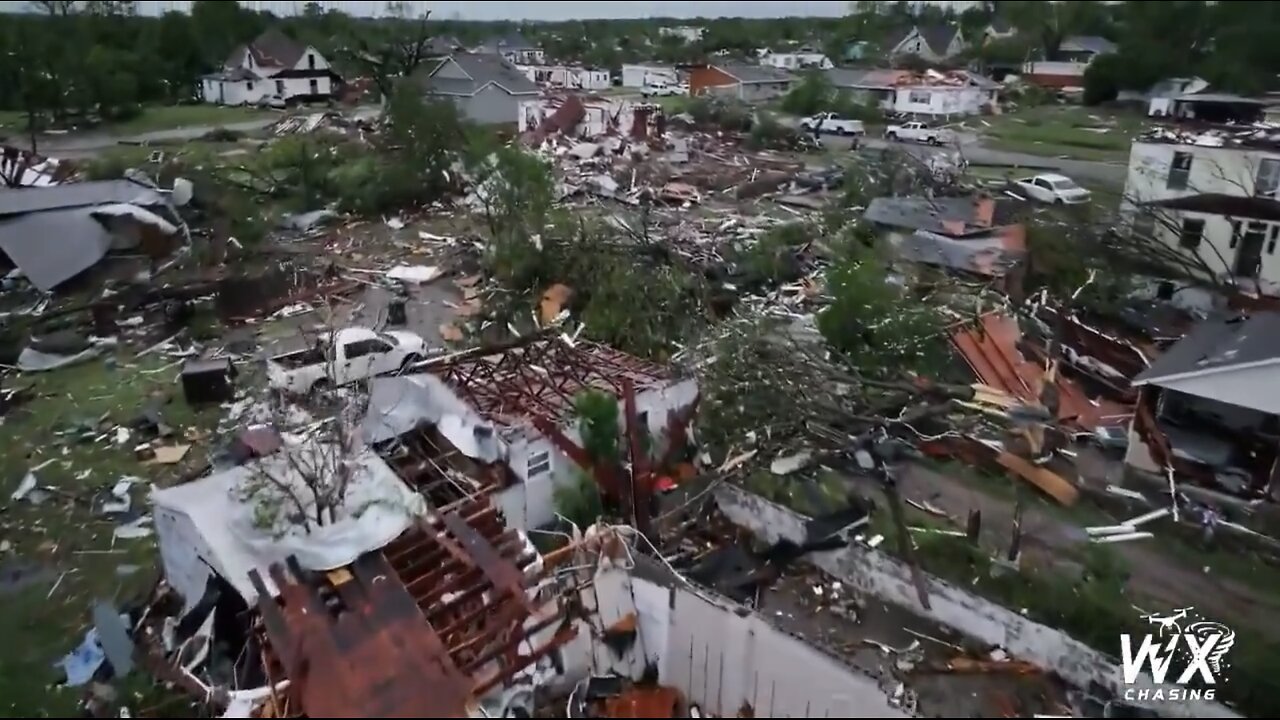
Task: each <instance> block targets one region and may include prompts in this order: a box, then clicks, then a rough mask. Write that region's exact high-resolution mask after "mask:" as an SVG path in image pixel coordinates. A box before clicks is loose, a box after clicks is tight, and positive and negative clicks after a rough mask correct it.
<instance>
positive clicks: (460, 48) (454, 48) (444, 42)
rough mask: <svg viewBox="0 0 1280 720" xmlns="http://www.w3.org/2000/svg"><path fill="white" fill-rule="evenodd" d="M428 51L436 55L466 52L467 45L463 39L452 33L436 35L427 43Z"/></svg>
mask: <svg viewBox="0 0 1280 720" xmlns="http://www.w3.org/2000/svg"><path fill="white" fill-rule="evenodd" d="M427 52H429V53H430V54H431V55H434V56H437V57H439V56H444V55H452V54H454V53H456V52H466V46H465V45H463V44H462V41H461V40H459V39H458V38H456V37H454V36H452V35H436V36H435V37H433V38H431V41H430V42H428V43H427Z"/></svg>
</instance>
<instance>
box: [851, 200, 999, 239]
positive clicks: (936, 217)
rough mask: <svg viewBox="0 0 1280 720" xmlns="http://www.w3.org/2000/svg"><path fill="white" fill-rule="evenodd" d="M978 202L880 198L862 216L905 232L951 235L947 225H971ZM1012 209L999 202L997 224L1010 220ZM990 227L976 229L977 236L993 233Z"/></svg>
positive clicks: (995, 219) (994, 221) (994, 222)
mask: <svg viewBox="0 0 1280 720" xmlns="http://www.w3.org/2000/svg"><path fill="white" fill-rule="evenodd" d="M977 205H978V199H977V198H972V197H941V198H924V197H879V198H876V199H874V200H872V201H871V204H870V205H868V206H867V210H866V212H865V213H863V217H865V218H866V219H867V220H868V221H870V222H873V223H877V224H879V225H888V226H890V227H895V228H902V229H906V230H924V231H927V232H934V233H939V234H944V235H951V234H952V232H951V231H949V230H948V229H947V227H946V226H945V225H943V223H944V222H957V221H958V222H963V223H965V225H966V226H972V225H973V221H974V214H975V212H976V208H977ZM1010 210H1011V208H1008V207H1005V206H1004V204H1003V203H999V202H997V203H996V215H997V217H995V218H993V219H992V220H993V224H994V225H1001V224H1003V222H1004V221H1005V220H1006V219H1007V212H1008V211H1010ZM990 230H991V228H989V227H977V226H974V227H973V232H974V233H985V232H990Z"/></svg>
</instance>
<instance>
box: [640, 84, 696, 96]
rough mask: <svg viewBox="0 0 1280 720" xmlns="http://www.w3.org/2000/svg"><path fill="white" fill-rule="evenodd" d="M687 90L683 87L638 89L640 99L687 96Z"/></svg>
mask: <svg viewBox="0 0 1280 720" xmlns="http://www.w3.org/2000/svg"><path fill="white" fill-rule="evenodd" d="M688 94H689V88H688V86H685V85H645V86H644V87H642V88H640V96H641V97H647V98H651V97H672V96H675V95H688Z"/></svg>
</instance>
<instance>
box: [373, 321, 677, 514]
mask: <svg viewBox="0 0 1280 720" xmlns="http://www.w3.org/2000/svg"><path fill="white" fill-rule="evenodd" d="M571 342H572V344H571ZM418 369H421V370H423V371H424V372H423V373H422V374H418V375H401V376H399V377H393V378H378V379H375V380H374V381H373V383H372V385H371V395H370V400H369V412H368V415H367V416H366V419H365V423H364V425H363V426H362V434H363V439H364V441H365V442H367V443H369V444H372V445H374V446H376V447H380V448H385V447H386V445H385V444H386V443H390V442H404V441H405V440H404V439H405V438H406V437H411V436H413V435H415V434H418V433H422V432H426V433H428V434H429V436H430V437H429V440H430V441H431V443H430V444H432V445H433V446H436V447H440V446H446V451H447V452H454V451H456V453H460V454H461V455H464V456H466V457H467V458H470V461H469V462H476V463H479V464H481V465H482V466H485V467H486V468H488V471H487V477H489V478H490V482H491V487H492V488H493V490H494V492H493V496H494V502H495V504H496V505H497V506H498V507H500V508H501V509H502V511H503V513H504V515H505V516H506V519H507V524H508V526H510V527H512V528H516V529H528V528H537V527H542V526H544V525H548V524H550V523H552V522H554V521H555V513H556V506H555V493H556V489H557V488H562V487H566V486H568V485H570V484H572V483H575V482H578V481H579V479H580V478H581V475H582V473H583V472H584V468H583V467H581V466H579V465H578V463H577V462H575V461H574V460H573V459H571V457H570V455H569V454H567V453H566V452H565V451H564V449H563V446H562V445H559V444H558V443H557V440H556V439H555V438H553V437H552V434H553V433H557V434H559V435H560V436H562V437H563V438H564V439H567V440H568V441H569V442H571V443H573V444H575V445H577V446H579V447H580V446H581V443H582V438H581V436H580V434H579V432H578V427H577V423H578V420H577V416H576V412H575V410H574V402H575V401H576V400H577V398H579V397H580V396H581V394H582V393H583V392H586V391H596V392H601V393H604V394H606V395H608V396H611V397H613V398H616V399H617V400H618V408H619V416H620V424H621V425H622V426H623V429H624V430H625V428H626V424H627V423H626V421H625V417H626V415H625V412H624V410H623V409H624V405H625V398H624V396H625V394H626V392H627V386H628V385H630V386H631V387H632V388H633V389H634V393H635V395H634V397H635V409H636V415H635V418H636V423H637V425H638V426H639V428H643V430H644V431H645V432H646V433H647V435H648V437H649V438H651V440H652V442H651V443H650V444H649V447H650V449H651V452H653V453H662V452H666V449H667V448H668V447H669V446H670V443H672V442H679V443H683V442H684V439H685V435H684V427H685V426H686V425H687V424H688V422H687V421H688V414H690V413H691V411H692V408H693V406H694V405H695V404H696V401H697V397H698V384H697V380H696V379H694V378H691V377H690V378H685V377H679V376H677V375H675V374H674V373H673V372H672V371H671V370H669V369H667V368H664V367H661V366H658V365H655V364H653V363H649V362H646V361H643V360H640V359H639V358H635V357H632V356H630V355H627V354H625V353H622V352H618V351H616V350H612V349H610V348H608V347H605V346H603V345H598V344H595V343H590V342H586V341H568V340H567V339H565V338H561V337H557V336H546V335H541V336H532V337H529V338H526V339H524V340H523V341H522V342H520V343H518V344H516V345H514V346H511V347H508V348H506V349H503V350H486V349H484V348H480V349H477V350H475V351H470V352H465V353H461V354H459V355H455V356H451V357H446V358H441V359H439V360H434V361H430V362H428V363H425V364H423V365H421V366H419V368H418ZM682 415H683V416H684V417H683V418H682ZM397 439H399V440H397ZM625 445H626V442H625V439H624V440H623V446H624V447H625Z"/></svg>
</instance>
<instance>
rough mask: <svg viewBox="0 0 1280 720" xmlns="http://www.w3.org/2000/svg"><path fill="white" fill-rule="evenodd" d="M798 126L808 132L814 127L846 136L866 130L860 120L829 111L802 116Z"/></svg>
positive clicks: (860, 133) (863, 133)
mask: <svg viewBox="0 0 1280 720" xmlns="http://www.w3.org/2000/svg"><path fill="white" fill-rule="evenodd" d="M800 127H801V128H802V129H804V130H808V131H809V132H813V129H814V128H815V127H816V128H818V129H819V131H821V132H824V133H834V134H836V135H846V136H857V135H865V134H866V132H867V129H866V128H865V127H864V126H863V125H862V121H861V120H846V119H845V118H842V117H840V116H839V115H836V114H835V113H831V112H824V113H818V114H817V115H812V116H810V117H807V118H804V119H802V120H801V121H800Z"/></svg>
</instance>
